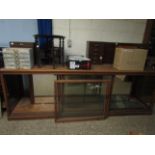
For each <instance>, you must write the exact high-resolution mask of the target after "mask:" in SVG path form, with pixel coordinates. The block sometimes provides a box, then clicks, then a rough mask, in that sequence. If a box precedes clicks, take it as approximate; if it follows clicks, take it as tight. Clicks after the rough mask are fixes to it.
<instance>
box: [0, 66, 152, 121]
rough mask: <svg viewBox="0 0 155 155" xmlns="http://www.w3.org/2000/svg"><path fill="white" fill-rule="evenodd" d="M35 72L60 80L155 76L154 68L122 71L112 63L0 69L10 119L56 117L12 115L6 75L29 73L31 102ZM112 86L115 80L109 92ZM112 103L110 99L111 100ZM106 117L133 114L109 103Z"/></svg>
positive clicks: (144, 112) (110, 89) (146, 112)
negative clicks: (83, 67)
mask: <svg viewBox="0 0 155 155" xmlns="http://www.w3.org/2000/svg"><path fill="white" fill-rule="evenodd" d="M34 74H54V75H56V76H57V79H58V80H60V79H61V80H63V79H64V76H66V75H69V76H74V75H80V76H82V75H89V76H91V75H101V76H105V75H106V76H107V75H109V76H111V77H112V78H114V77H115V76H116V75H133V76H155V71H154V70H145V71H120V70H117V69H115V68H113V67H112V66H110V65H94V66H92V69H91V70H69V69H67V67H64V66H58V67H57V68H56V69H53V67H52V66H47V67H41V68H40V67H34V68H32V69H17V70H15V69H4V68H2V69H0V78H1V82H2V89H3V94H4V100H5V104H6V107H7V113H8V119H32V118H49V117H54V114H52V115H50V114H48V113H47V114H43V113H40V115H35V114H34V116H32V115H31V117H28V116H22V115H21V116H20V117H12V118H11V117H10V109H9V108H10V107H8V95H7V91H8V90H7V85H6V82H5V78H4V75H28V77H29V82H30V86H31V87H30V90H31V93H30V99H31V103H34V89H33V80H32V75H34ZM112 86H113V82H112V84H111V86H110V88H109V92H111V91H112ZM109 104H110V101H109ZM106 108H107V109H106V111H107V113H106V117H108V116H109V115H121V114H131V111H130V110H126V111H124V113H123V112H122V113H121V112H119V110H118V111H116V112H114V111H112V112H110V110H109V105H108V106H107V107H106ZM132 112H133V114H136V113H137V114H151V111H150V112H149V111H141V112H139V111H137V110H135V111H132Z"/></svg>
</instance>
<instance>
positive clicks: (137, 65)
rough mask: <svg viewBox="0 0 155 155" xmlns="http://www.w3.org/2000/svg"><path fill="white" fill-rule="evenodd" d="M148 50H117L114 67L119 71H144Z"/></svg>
mask: <svg viewBox="0 0 155 155" xmlns="http://www.w3.org/2000/svg"><path fill="white" fill-rule="evenodd" d="M147 53H148V50H145V49H137V48H134V49H131V48H130V49H127V48H116V50H115V57H114V64H113V66H114V67H115V68H117V69H119V70H137V71H143V70H144V66H145V62H146V58H147Z"/></svg>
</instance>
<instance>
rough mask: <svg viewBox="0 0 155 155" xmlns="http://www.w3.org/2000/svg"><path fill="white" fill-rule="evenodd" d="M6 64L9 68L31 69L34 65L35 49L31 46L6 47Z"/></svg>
mask: <svg viewBox="0 0 155 155" xmlns="http://www.w3.org/2000/svg"><path fill="white" fill-rule="evenodd" d="M3 60H4V66H5V68H8V69H18V68H21V69H30V68H32V66H33V50H32V49H31V48H4V49H3Z"/></svg>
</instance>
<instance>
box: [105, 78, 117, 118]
mask: <svg viewBox="0 0 155 155" xmlns="http://www.w3.org/2000/svg"><path fill="white" fill-rule="evenodd" d="M114 78H115V76H114V75H113V76H112V77H111V81H110V83H108V86H107V89H106V100H107V102H106V104H105V106H104V114H105V118H106V117H108V116H109V110H110V101H111V96H112V88H113V83H114Z"/></svg>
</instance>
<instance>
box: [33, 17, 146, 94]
mask: <svg viewBox="0 0 155 155" xmlns="http://www.w3.org/2000/svg"><path fill="white" fill-rule="evenodd" d="M69 23H70V24H69ZM145 24H146V20H136V19H134V20H129V19H128V20H126V19H101V20H100V19H71V20H68V19H54V20H53V33H54V34H58V35H64V36H65V37H66V38H65V54H66V55H68V54H73V55H86V42H87V41H88V40H89V41H109V42H128V43H141V42H142V39H143V34H144V30H145ZM69 25H70V29H69ZM69 32H70V39H71V40H72V47H71V48H68V47H67V40H68V39H69ZM54 79H55V77H54V76H52V75H46V76H45V77H43V76H42V75H41V76H39V75H37V76H34V91H35V95H51V94H52V93H53V92H54V90H53V88H54V86H53V80H54Z"/></svg>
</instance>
